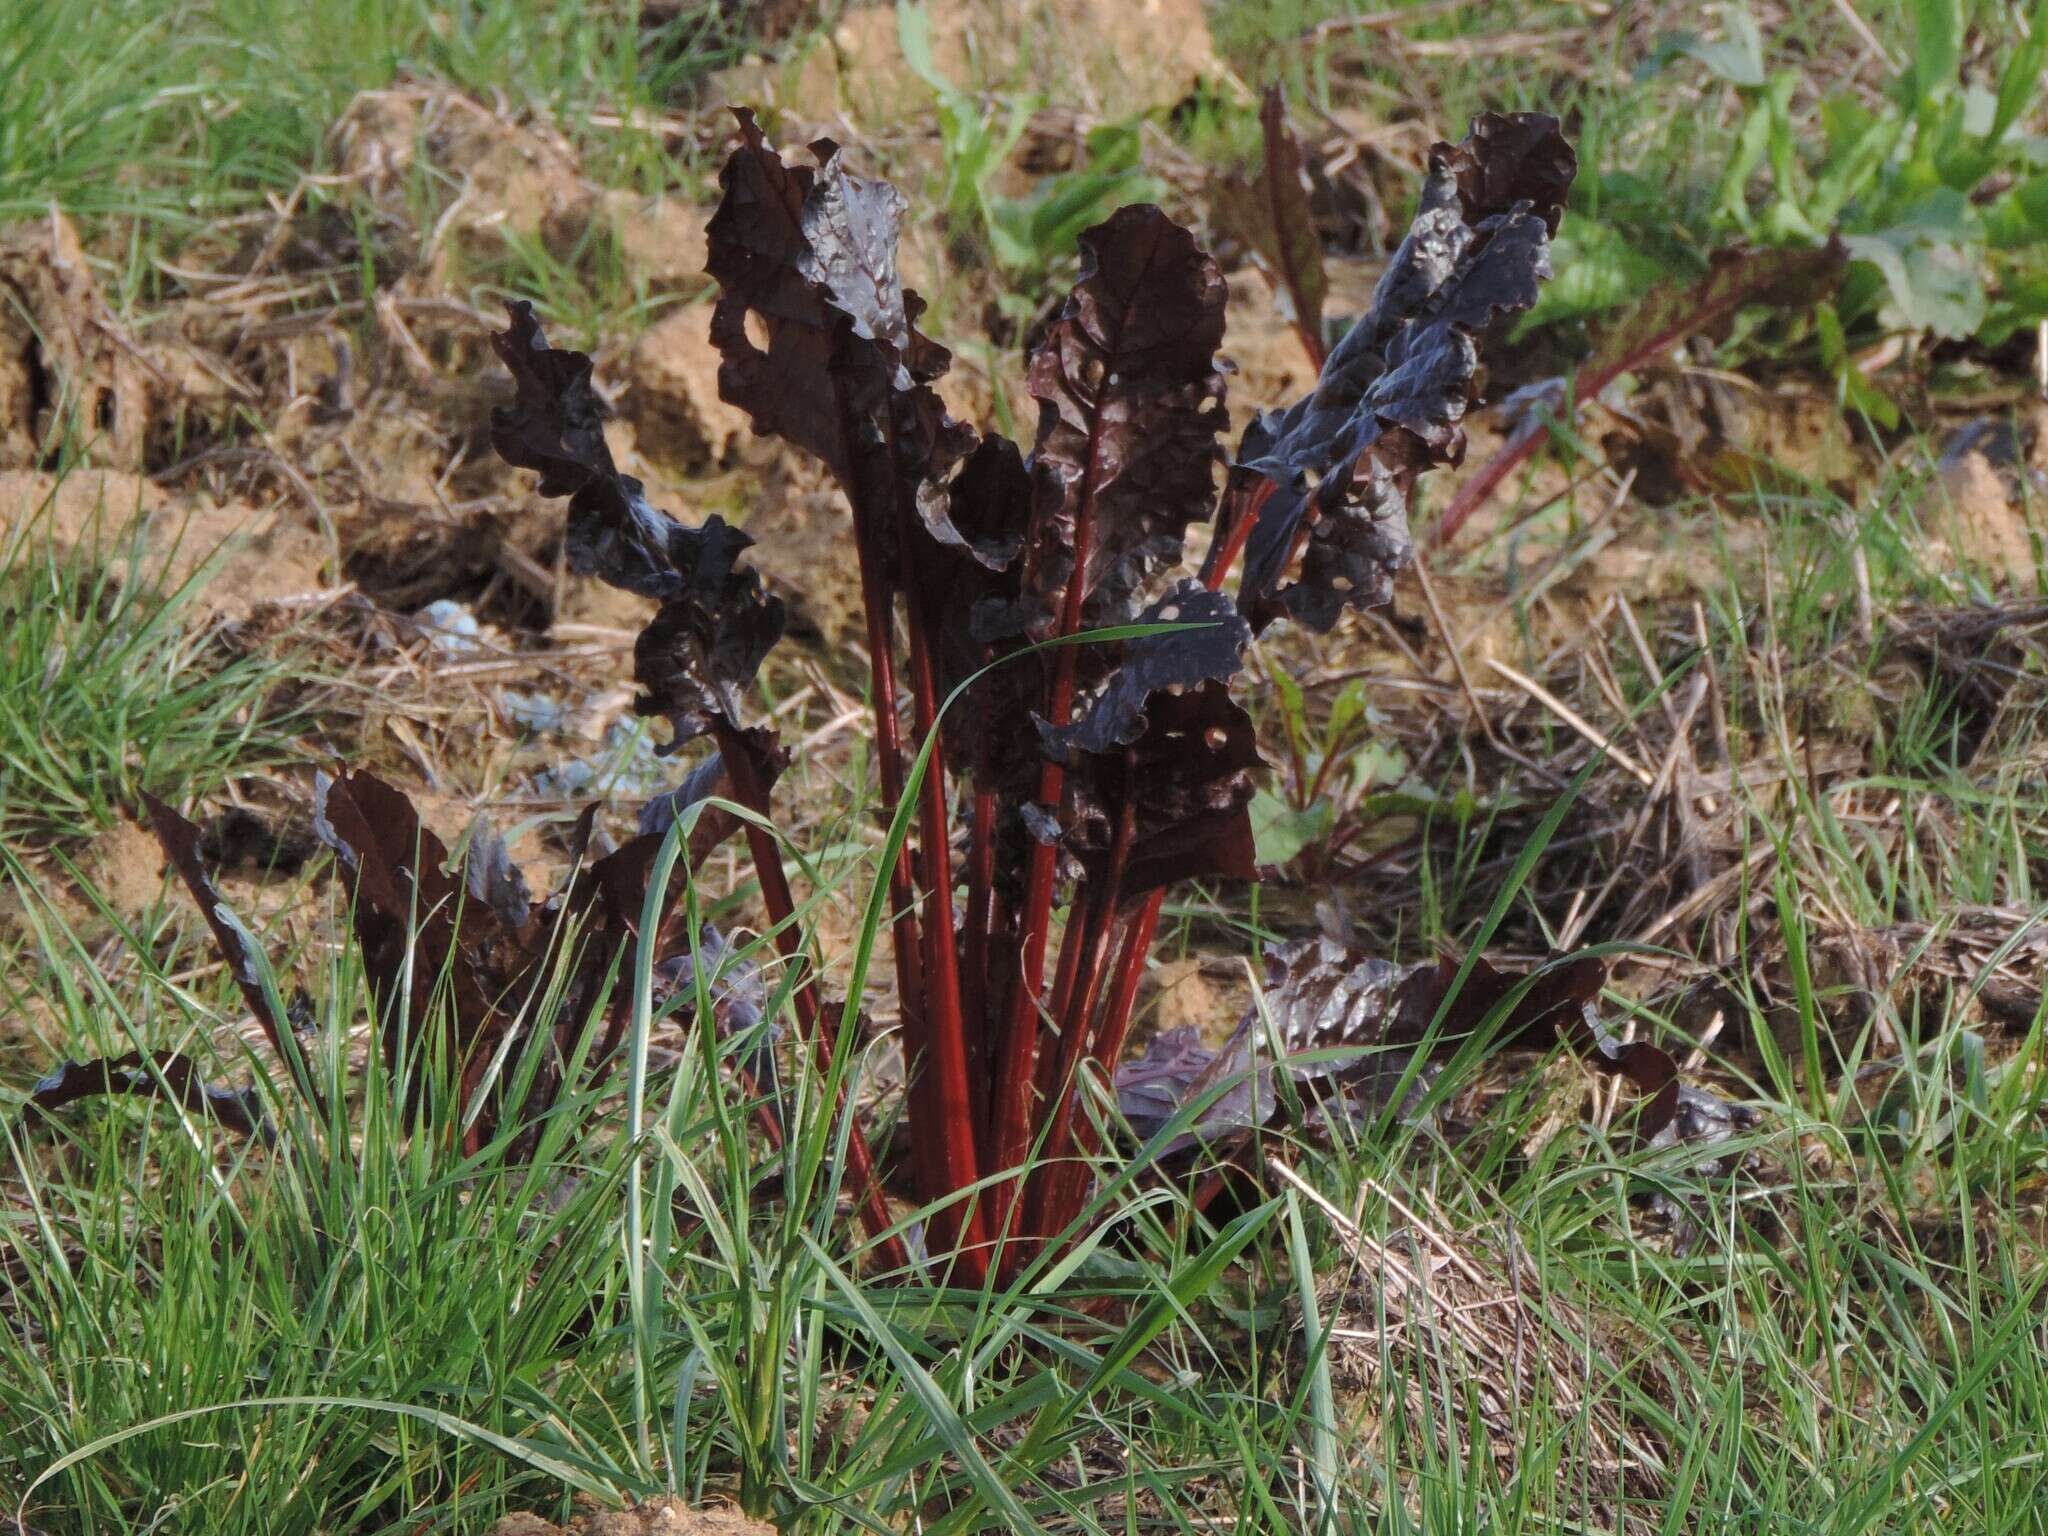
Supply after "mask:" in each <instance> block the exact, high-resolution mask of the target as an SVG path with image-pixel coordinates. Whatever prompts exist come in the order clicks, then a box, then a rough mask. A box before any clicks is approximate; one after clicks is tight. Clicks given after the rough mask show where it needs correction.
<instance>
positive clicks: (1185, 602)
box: [1039, 581, 1252, 763]
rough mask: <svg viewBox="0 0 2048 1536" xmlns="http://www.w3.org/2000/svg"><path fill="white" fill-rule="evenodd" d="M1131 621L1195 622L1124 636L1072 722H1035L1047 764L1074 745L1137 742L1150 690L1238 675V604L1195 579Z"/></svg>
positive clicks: (1096, 747) (1104, 748)
mask: <svg viewBox="0 0 2048 1536" xmlns="http://www.w3.org/2000/svg"><path fill="white" fill-rule="evenodd" d="M1136 622H1138V623H1140V624H1193V625H1200V626H1201V628H1199V629H1189V630H1177V631H1169V632H1166V633H1162V634H1156V635H1144V636H1141V637H1140V638H1138V639H1136V640H1129V641H1126V642H1125V643H1124V646H1123V659H1122V663H1121V665H1119V666H1118V667H1117V669H1116V671H1114V672H1113V673H1111V674H1110V676H1109V679H1108V681H1107V682H1106V683H1105V684H1104V685H1103V688H1102V691H1101V693H1100V694H1099V695H1098V696H1097V697H1096V698H1095V699H1094V701H1093V702H1092V703H1091V704H1090V705H1089V706H1088V707H1087V710H1086V712H1085V713H1084V714H1083V715H1082V717H1081V718H1080V719H1079V720H1077V721H1075V722H1074V723H1073V724H1071V725H1066V726H1060V727H1053V726H1050V725H1046V724H1044V723H1043V722H1041V723H1040V727H1039V729H1040V733H1041V735H1042V736H1043V738H1044V741H1045V755H1046V756H1047V757H1049V758H1051V759H1052V760H1053V761H1054V762H1059V763H1064V762H1067V761H1068V760H1069V755H1070V754H1071V753H1073V752H1075V751H1081V752H1095V753H1104V752H1113V751H1115V750H1116V749H1117V748H1118V747H1121V746H1129V745H1130V744H1131V743H1132V742H1135V741H1137V740H1138V739H1139V737H1141V736H1142V735H1143V734H1144V732H1145V710H1146V706H1147V704H1148V703H1149V702H1150V701H1151V699H1152V697H1153V696H1154V695H1155V694H1161V693H1167V692H1173V693H1179V692H1181V691H1183V690H1185V689H1189V688H1193V687H1196V686H1197V685H1198V684H1201V683H1208V682H1227V681H1228V680H1229V679H1230V678H1232V677H1234V676H1236V675H1237V670H1238V668H1239V666H1240V665H1242V663H1243V659H1244V648H1245V647H1246V646H1247V645H1249V644H1251V638H1252V636H1251V627H1250V626H1249V625H1247V624H1246V623H1245V621H1244V619H1243V618H1242V617H1241V616H1240V615H1239V614H1238V611H1237V605H1236V604H1235V603H1233V602H1231V600H1230V599H1229V598H1228V597H1225V596H1224V595H1223V594H1222V593H1221V592H1211V591H1210V590H1209V589H1208V588H1207V587H1205V586H1203V585H1202V584H1201V583H1200V582H1198V581H1183V582H1181V583H1180V584H1179V585H1177V586H1176V587H1174V588H1173V590H1172V591H1170V592H1168V593H1167V594H1166V595H1165V596H1164V597H1162V598H1160V599H1159V600H1158V601H1157V602H1155V603H1154V604H1153V605H1152V606H1151V607H1150V608H1147V609H1146V610H1145V611H1144V612H1143V613H1141V614H1139V615H1138V617H1137V620H1136Z"/></svg>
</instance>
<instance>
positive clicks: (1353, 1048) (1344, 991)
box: [1115, 938, 1711, 1153]
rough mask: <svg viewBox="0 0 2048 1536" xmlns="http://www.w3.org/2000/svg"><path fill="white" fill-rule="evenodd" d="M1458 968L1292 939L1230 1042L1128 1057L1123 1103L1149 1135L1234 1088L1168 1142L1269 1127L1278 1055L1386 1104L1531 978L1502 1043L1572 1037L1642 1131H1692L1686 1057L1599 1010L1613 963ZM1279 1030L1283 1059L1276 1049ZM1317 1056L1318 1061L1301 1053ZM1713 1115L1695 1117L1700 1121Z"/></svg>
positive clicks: (1317, 1078)
mask: <svg viewBox="0 0 2048 1536" xmlns="http://www.w3.org/2000/svg"><path fill="white" fill-rule="evenodd" d="M1458 971H1459V966H1458V963H1457V962H1456V961H1452V960H1445V961H1442V962H1440V963H1436V964H1429V965H1420V966H1415V967H1412V968H1408V969H1403V968H1401V967H1399V966H1395V965H1392V964H1389V963H1388V962H1387V961H1385V960H1383V959H1380V958H1379V957H1377V956H1371V955H1363V954H1360V953H1358V952H1356V951H1354V950H1351V949H1348V948H1346V947H1345V946H1343V945H1341V944H1337V943H1335V942H1333V941H1331V940H1329V939H1321V938H1318V939H1304V940H1299V941H1297V942H1295V943H1293V944H1289V945H1285V946H1283V947H1281V948H1279V949H1276V950H1274V951H1273V952H1272V953H1271V955H1270V956H1269V957H1268V961H1267V974H1266V987H1265V995H1264V1000H1263V1003H1264V1006H1263V1009H1259V1008H1255V1009H1252V1010H1250V1011H1248V1012H1247V1013H1246V1014H1245V1016H1244V1018H1243V1019H1242V1020H1240V1021H1239V1023H1238V1026H1237V1029H1236V1031H1235V1032H1234V1033H1233V1034H1232V1035H1231V1037H1230V1039H1229V1040H1228V1041H1226V1042H1225V1043H1224V1045H1223V1046H1222V1047H1221V1048H1220V1049H1217V1050H1214V1051H1210V1050H1208V1049H1207V1048H1205V1047H1202V1046H1201V1045H1200V1043H1199V1042H1198V1041H1195V1040H1192V1039H1188V1038H1168V1039H1165V1040H1163V1041H1162V1042H1160V1043H1157V1044H1155V1045H1154V1047H1153V1048H1152V1049H1151V1050H1150V1051H1148V1052H1147V1054H1146V1055H1145V1056H1144V1057H1141V1058H1139V1059H1137V1060H1135V1061H1132V1062H1128V1063H1125V1064H1124V1065H1123V1066H1121V1067H1120V1068H1118V1070H1117V1072H1116V1076H1115V1085H1116V1091H1117V1096H1118V1103H1119V1106H1120V1108H1122V1110H1123V1112H1124V1114H1125V1116H1126V1118H1127V1119H1129V1120H1130V1121H1131V1124H1132V1127H1133V1129H1135V1130H1137V1131H1138V1132H1139V1133H1140V1134H1141V1135H1148V1134H1150V1133H1151V1131H1154V1130H1156V1129H1157V1128H1158V1127H1159V1126H1161V1125H1163V1124H1164V1123H1165V1121H1166V1120H1167V1119H1168V1118H1169V1117H1170V1116H1171V1115H1172V1114H1173V1113H1175V1112H1176V1111H1178V1110H1179V1109H1180V1108H1181V1107H1182V1106H1183V1105H1185V1104H1188V1103H1190V1102H1192V1101H1193V1100H1195V1099H1196V1098H1198V1097H1199V1096H1201V1095H1203V1094H1205V1093H1208V1092H1210V1091H1213V1090H1215V1089H1217V1088H1219V1087H1222V1086H1223V1085H1226V1084H1227V1085H1229V1086H1228V1088H1227V1091H1225V1092H1224V1093H1223V1094H1222V1095H1221V1097H1219V1098H1218V1099H1217V1101H1216V1103H1215V1104H1214V1105H1212V1106H1211V1107H1209V1108H1208V1109H1207V1110H1205V1111H1204V1112H1203V1113H1202V1114H1201V1115H1200V1116H1199V1117H1198V1118H1197V1121H1196V1124H1195V1127H1194V1129H1193V1130H1192V1131H1191V1132H1190V1133H1188V1134H1187V1135H1185V1136H1182V1137H1181V1138H1179V1139H1177V1140H1176V1141H1175V1142H1173V1143H1172V1144H1170V1145H1169V1147H1168V1148H1166V1149H1165V1150H1166V1151H1167V1152H1168V1153H1171V1152H1175V1151H1179V1150H1184V1149H1185V1148H1187V1147H1189V1146H1192V1145H1194V1144H1196V1143H1198V1142H1203V1141H1207V1142H1213V1141H1215V1140H1216V1139H1218V1137H1219V1136H1223V1135H1226V1134H1229V1133H1231V1132H1236V1131H1243V1130H1247V1129H1250V1128H1252V1127H1254V1126H1257V1125H1262V1124H1264V1123H1265V1122H1266V1121H1267V1120H1268V1119H1269V1118H1270V1117H1271V1116H1272V1115H1273V1114H1274V1113H1275V1111H1276V1110H1277V1109H1278V1107H1279V1103H1280V1098H1279V1095H1278V1093H1277V1092H1276V1090H1275V1088H1274V1084H1273V1081H1272V1073H1273V1070H1274V1067H1275V1065H1276V1064H1277V1065H1281V1066H1285V1067H1286V1068H1287V1070H1288V1071H1289V1072H1290V1073H1291V1074H1292V1076H1293V1077H1294V1078H1295V1079H1296V1081H1297V1082H1298V1083H1300V1084H1301V1085H1302V1088H1303V1089H1304V1091H1308V1092H1313V1093H1315V1094H1317V1095H1318V1096H1319V1097H1321V1098H1323V1099H1325V1100H1326V1101H1328V1100H1351V1101H1354V1102H1363V1103H1364V1104H1366V1105H1368V1106H1373V1107H1378V1106H1382V1105H1384V1104H1385V1103H1386V1102H1388V1095H1389V1092H1390V1091H1391V1089H1392V1088H1393V1087H1394V1085H1395V1084H1396V1083H1397V1082H1398V1080H1399V1079H1400V1078H1401V1077H1402V1076H1403V1075H1404V1074H1405V1072H1406V1070H1407V1068H1408V1066H1409V1064H1410V1062H1411V1061H1412V1059H1413V1055H1414V1052H1415V1050H1416V1049H1417V1048H1418V1047H1422V1046H1424V1045H1428V1046H1429V1047H1430V1048H1431V1049H1432V1050H1433V1051H1434V1052H1435V1053H1436V1054H1437V1055H1439V1056H1441V1055H1448V1054H1449V1053H1451V1052H1452V1051H1454V1050H1456V1049H1457V1048H1458V1047H1459V1046H1460V1045H1461V1044H1462V1043H1463V1042H1464V1041H1465V1039H1466V1038H1467V1037H1469V1036H1470V1035H1471V1034H1472V1033H1473V1032H1474V1031H1475V1030H1477V1029H1478V1028H1479V1027H1480V1026H1481V1025H1482V1024H1484V1023H1485V1022H1486V1020H1487V1018H1488V1017H1489V1015H1491V1014H1492V1013H1493V1011H1494V1010H1495V1009H1496V1008H1499V1007H1501V1006H1503V1005H1504V1004H1507V1000H1508V999H1509V997H1510V996H1511V995H1512V994H1514V992H1515V991H1516V989H1517V988H1520V987H1522V986H1523V984H1524V983H1527V984H1528V985H1527V990H1526V991H1524V992H1523V994H1522V996H1521V997H1520V998H1519V999H1517V1000H1516V1001H1515V1002H1514V1003H1512V1004H1511V1005H1509V1006H1508V1010H1507V1013H1506V1015H1505V1017H1504V1018H1502V1019H1501V1020H1500V1021H1499V1022H1498V1025H1497V1028H1496V1030H1495V1032H1494V1034H1493V1035H1492V1037H1491V1044H1492V1046H1493V1048H1495V1049H1508V1048H1511V1047H1524V1048H1534V1049H1541V1048H1545V1047H1549V1046H1553V1045H1557V1044H1560V1043H1562V1044H1566V1045H1569V1046H1571V1047H1572V1048H1573V1049H1574V1050H1575V1051H1577V1052H1578V1053H1579V1054H1580V1055H1581V1056H1582V1057H1583V1058H1584V1059H1585V1060H1586V1061H1587V1062H1588V1063H1589V1064H1590V1065H1591V1066H1593V1067H1594V1068H1596V1069H1597V1070H1599V1071H1603V1072H1609V1073H1614V1074H1617V1075H1620V1076H1623V1077H1626V1078H1628V1079H1629V1081H1630V1082H1632V1083H1633V1084H1634V1085H1635V1086H1636V1088H1637V1089H1638V1090H1639V1091H1640V1092H1641V1094H1642V1096H1643V1099H1644V1101H1645V1102H1644V1107H1643V1110H1642V1113H1641V1115H1640V1117H1639V1119H1638V1122H1637V1125H1638V1132H1639V1134H1640V1135H1641V1136H1642V1137H1644V1138H1645V1139H1646V1140H1648V1139H1656V1138H1659V1137H1663V1138H1665V1139H1666V1140H1668V1139H1670V1137H1671V1136H1673V1135H1677V1134H1681V1132H1676V1131H1673V1130H1672V1127H1673V1125H1674V1123H1675V1121H1676V1117H1677V1116H1678V1114H1679V1111H1680V1108H1681V1106H1682V1104H1683V1103H1685V1100H1684V1099H1683V1097H1682V1095H1681V1091H1680V1086H1679V1081H1678V1067H1677V1064H1676V1063H1675V1062H1674V1061H1673V1060H1672V1059H1671V1057H1670V1055H1669V1053H1667V1052H1665V1051H1664V1050H1662V1049H1660V1048H1659V1047H1657V1046H1654V1045H1651V1044H1649V1043H1648V1042H1645V1041H1628V1042H1625V1041H1619V1040H1616V1039H1614V1038H1613V1037H1612V1036H1611V1035H1609V1034H1608V1033H1607V1032H1606V1031H1605V1030H1604V1029H1603V1028H1602V1027H1601V1026H1600V1024H1599V1022H1598V1019H1597V1015H1596V1014H1595V1013H1594V1007H1595V1005H1596V1004H1597V1002H1598V999H1599V995H1600V988H1601V986H1602V985H1603V984H1604V982H1605V980H1606V976H1607V965H1606V962H1605V961H1604V960H1602V959H1600V958H1598V957H1597V956H1591V955H1584V954H1580V955H1571V956H1565V957H1561V958H1559V959H1555V960H1553V961H1552V962H1550V963H1549V964H1548V965H1546V966H1545V967H1544V968H1543V969H1542V970H1540V971H1538V972H1537V973H1536V974H1535V976H1534V977H1533V979H1532V978H1531V977H1529V976H1528V975H1526V974H1516V973H1513V972H1507V971H1502V970H1499V969H1498V968H1496V967H1495V966H1493V965H1491V964H1490V963H1488V962H1487V961H1485V960H1483V959H1481V960H1476V961H1475V962H1474V963H1473V966H1472V969H1471V972H1470V973H1469V974H1468V975H1467V976H1466V978H1465V981H1464V983H1463V985H1462V986H1459V987H1458V989H1457V991H1456V993H1455V994H1453V993H1452V992H1451V987H1452V986H1453V984H1454V983H1455V982H1456V980H1457V976H1458ZM1432 1024H1434V1025H1435V1026H1436V1028H1435V1031H1434V1033H1432V1031H1431V1026H1432ZM1269 1037H1270V1038H1271V1040H1272V1041H1273V1044H1274V1047H1275V1048H1276V1049H1277V1050H1278V1052H1279V1057H1278V1061H1277V1063H1276V1062H1275V1061H1274V1060H1272V1059H1271V1058H1270V1057H1269V1055H1268V1048H1267V1041H1268V1039H1269ZM1310 1056H1313V1057H1315V1058H1316V1059H1313V1060H1303V1059H1301V1058H1304V1057H1310ZM1696 1111H1697V1106H1696ZM1709 1118H1711V1117H1709V1116H1706V1115H1705V1114H1704V1113H1700V1112H1696V1113H1695V1115H1694V1119H1695V1121H1697V1122H1698V1123H1700V1124H1704V1123H1705V1122H1706V1120H1707V1119H1709ZM1660 1144H1661V1143H1660Z"/></svg>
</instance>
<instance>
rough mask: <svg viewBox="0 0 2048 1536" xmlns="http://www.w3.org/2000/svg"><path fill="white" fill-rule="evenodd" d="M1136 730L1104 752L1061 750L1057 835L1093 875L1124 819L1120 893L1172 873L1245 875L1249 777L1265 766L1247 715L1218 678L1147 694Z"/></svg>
mask: <svg viewBox="0 0 2048 1536" xmlns="http://www.w3.org/2000/svg"><path fill="white" fill-rule="evenodd" d="M1142 719H1143V723H1144V729H1143V731H1142V732H1141V733H1140V734H1139V735H1138V736H1137V738H1136V740H1135V741H1133V742H1132V743H1131V744H1130V745H1128V746H1113V747H1112V748H1111V750H1109V751H1107V752H1102V753H1094V752H1087V751H1084V750H1082V749H1080V748H1079V747H1078V746H1074V747H1073V748H1072V750H1071V751H1070V752H1069V755H1068V782H1069V785H1070V788H1071V794H1070V797H1069V800H1070V813H1069V814H1070V824H1069V826H1068V828H1067V831H1066V835H1065V842H1066V845H1067V848H1068V851H1069V852H1070V853H1072V854H1074V855H1075V856H1076V857H1077V858H1078V859H1079V860H1080V862H1081V864H1082V866H1083V867H1084V868H1085V869H1087V870H1089V872H1090V874H1091V877H1096V876H1100V875H1102V873H1103V872H1104V870H1105V869H1106V868H1107V866H1108V865H1109V864H1110V863H1111V862H1112V861H1113V858H1114V849H1115V847H1116V844H1117V842H1118V840H1119V837H1120V836H1122V835H1125V834H1124V833H1123V832H1122V830H1121V829H1122V826H1123V823H1124V821H1125V819H1126V818H1128V819H1129V823H1130V825H1129V831H1128V834H1127V835H1128V836H1129V839H1130V848H1129V853H1128V855H1127V858H1126V862H1125V868H1124V872H1123V878H1122V880H1121V881H1120V882H1119V884H1118V891H1119V894H1120V896H1121V898H1122V899H1125V900H1128V899H1129V898H1131V897H1133V896H1137V895H1141V894H1143V893H1144V892H1146V891H1150V890H1155V889H1157V888H1158V887H1160V886H1163V885H1171V884H1173V883H1174V882H1176V881H1180V880H1193V879H1202V878H1208V877H1215V878H1222V879H1234V880H1248V879H1250V878H1251V877H1252V875H1253V873H1254V869H1255V849H1254V845H1253V839H1252V826H1251V816H1250V814H1249V812H1248V810H1247V807H1248V806H1249V805H1250V804H1251V798H1252V789H1253V784H1252V775H1253V773H1254V772H1255V771H1256V770H1257V769H1259V768H1262V767H1264V766H1265V764H1264V760H1263V759H1262V758H1261V757H1260V756H1259V749H1258V742H1257V739H1256V736H1255V734H1254V732H1253V730H1252V722H1251V716H1249V715H1248V714H1246V713H1245V712H1244V711H1243V710H1242V709H1240V708H1239V707H1238V706H1237V705H1236V704H1233V703H1232V702H1231V700H1230V690H1229V689H1228V688H1226V687H1225V686H1224V685H1223V684H1222V683H1219V682H1208V683H1203V684H1202V685H1201V686H1200V687H1198V688H1191V689H1189V690H1187V691H1185V692H1179V693H1175V692H1166V691H1161V692H1157V693H1154V694H1152V695H1151V696H1150V700H1149V704H1148V706H1147V708H1146V710H1145V713H1144V715H1143V717H1142Z"/></svg>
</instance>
